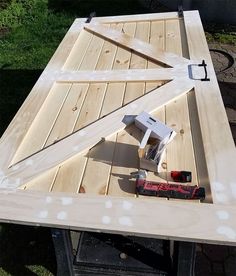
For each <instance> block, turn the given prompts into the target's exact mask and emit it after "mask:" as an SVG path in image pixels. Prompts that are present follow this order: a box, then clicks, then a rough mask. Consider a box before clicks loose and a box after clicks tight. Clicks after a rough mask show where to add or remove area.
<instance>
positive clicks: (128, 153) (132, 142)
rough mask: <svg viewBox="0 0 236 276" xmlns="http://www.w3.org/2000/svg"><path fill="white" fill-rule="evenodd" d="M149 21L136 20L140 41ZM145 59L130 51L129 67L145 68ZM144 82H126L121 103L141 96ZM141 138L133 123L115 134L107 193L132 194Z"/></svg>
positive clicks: (147, 30)
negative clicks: (131, 176)
mask: <svg viewBox="0 0 236 276" xmlns="http://www.w3.org/2000/svg"><path fill="white" fill-rule="evenodd" d="M149 27H150V23H149V22H138V23H137V24H136V30H135V34H134V37H135V38H138V39H141V40H142V41H146V42H147V41H148V40H149ZM146 65H147V60H146V59H145V58H143V57H140V56H138V55H136V54H135V53H132V55H131V59H130V64H129V68H130V69H135V68H139V69H142V68H143V69H145V68H146ZM144 89H145V83H127V84H126V87H125V94H124V99H123V104H124V105H125V104H127V103H129V102H130V101H132V100H134V99H136V98H138V97H140V96H142V95H143V94H144ZM140 140H141V132H140V131H139V130H138V129H136V127H135V126H134V125H132V126H130V127H128V128H127V129H126V130H123V131H121V132H119V133H118V134H117V139H116V147H115V152H114V156H113V163H112V169H111V177H110V182H109V188H108V194H109V195H116V196H134V195H135V180H134V179H132V180H131V179H130V173H131V172H134V171H137V170H138V167H139V159H138V142H139V141H140Z"/></svg>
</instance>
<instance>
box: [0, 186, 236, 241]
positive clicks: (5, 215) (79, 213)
mask: <svg viewBox="0 0 236 276" xmlns="http://www.w3.org/2000/svg"><path fill="white" fill-rule="evenodd" d="M6 195H7V196H6ZM0 202H2V206H1V208H0V221H2V222H8V223H19V222H20V223H24V224H28V225H42V226H48V227H54V228H63V229H74V230H81V231H98V229H99V231H103V232H110V233H118V234H123V235H137V236H143V237H152V238H161V239H168V240H169V239H171V240H172V239H173V240H184V241H186V240H187V241H190V240H191V241H194V242H201V243H206V242H207V243H213V244H223V245H231V246H232V245H236V221H235V220H234V219H232V218H234V217H235V216H236V209H235V206H234V205H225V206H222V205H220V204H195V203H191V202H188V203H182V204H180V203H179V202H174V201H172V202H170V201H164V200H163V201H161V200H158V199H150V200H145V199H135V198H129V199H127V198H120V197H110V196H109V197H103V196H93V195H91V196H86V195H75V194H74V195H73V194H71V193H69V194H68V193H63V194H62V193H38V192H34V191H22V190H17V191H12V192H9V190H1V193H0ZM22 209H23V210H24V212H22ZM167 214H168V215H167ZM167 216H168V219H167ZM223 217H224V219H222V218H223ZM206 218H207V219H206ZM203 229H204V231H203Z"/></svg>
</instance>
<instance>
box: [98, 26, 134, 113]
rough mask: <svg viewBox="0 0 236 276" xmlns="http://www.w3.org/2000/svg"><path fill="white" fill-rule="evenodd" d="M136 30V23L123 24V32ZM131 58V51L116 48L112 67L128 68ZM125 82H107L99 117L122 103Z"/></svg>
mask: <svg viewBox="0 0 236 276" xmlns="http://www.w3.org/2000/svg"><path fill="white" fill-rule="evenodd" d="M135 30H136V23H126V24H124V26H123V32H125V33H126V34H128V35H130V36H131V37H133V36H134V34H135ZM130 59H131V52H130V51H128V50H126V49H123V48H121V47H118V48H117V52H116V56H115V60H114V64H113V67H112V69H113V70H122V69H123V70H124V69H128V68H129V64H130ZM125 87H126V83H109V84H108V86H107V91H106V95H105V97H104V104H103V107H102V111H101V117H103V116H104V115H107V114H109V113H110V112H112V111H114V110H116V109H117V108H119V107H120V106H122V104H123V98H124V93H125Z"/></svg>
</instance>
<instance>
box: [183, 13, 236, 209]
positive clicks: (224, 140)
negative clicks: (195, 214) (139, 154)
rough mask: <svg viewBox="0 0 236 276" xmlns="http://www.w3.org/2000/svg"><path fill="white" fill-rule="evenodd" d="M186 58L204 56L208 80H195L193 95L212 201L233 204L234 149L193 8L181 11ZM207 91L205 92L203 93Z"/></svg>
mask: <svg viewBox="0 0 236 276" xmlns="http://www.w3.org/2000/svg"><path fill="white" fill-rule="evenodd" d="M184 18H185V28H186V33H187V41H188V46H189V54H190V58H191V59H192V60H193V62H195V63H201V62H202V60H203V59H204V60H205V61H206V63H207V72H208V75H209V76H210V81H208V82H207V81H206V82H200V81H195V95H196V103H197V109H198V115H199V121H200V126H201V133H202V139H203V145H204V154H205V157H206V163H207V170H208V176H209V181H210V186H211V192H212V198H213V203H219V204H235V200H236V193H235V191H236V184H235V179H236V171H235V160H236V150H235V145H234V141H233V138H232V134H231V131H230V127H229V123H228V119H227V115H226V112H225V109H224V105H223V101H222V98H221V95H220V90H219V86H218V83H217V79H216V76H215V73H214V68H213V65H212V61H211V57H210V54H209V51H208V46H207V42H206V38H205V35H204V31H203V27H202V24H201V20H200V17H199V13H198V12H197V11H189V12H185V13H184ZM206 91H207V93H206Z"/></svg>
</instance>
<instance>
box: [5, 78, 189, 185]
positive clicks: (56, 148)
mask: <svg viewBox="0 0 236 276" xmlns="http://www.w3.org/2000/svg"><path fill="white" fill-rule="evenodd" d="M192 88H193V81H192V80H189V79H186V78H183V79H181V78H179V79H176V80H173V81H171V82H169V83H167V84H165V85H163V86H162V87H160V88H157V89H154V90H153V91H152V92H150V93H148V94H146V95H144V96H142V97H140V98H138V99H137V100H135V101H133V102H131V103H129V104H127V105H126V106H124V107H122V108H120V109H118V110H116V111H114V112H112V113H110V114H109V115H107V116H106V117H104V118H101V119H99V120H98V121H96V122H94V123H92V124H90V125H89V126H87V127H85V128H84V129H82V130H80V131H78V132H76V133H74V134H72V135H70V136H68V137H66V138H64V139H62V140H60V141H59V142H57V143H55V144H53V145H51V146H49V147H47V148H45V149H43V150H41V151H39V152H38V153H36V154H34V155H32V156H31V157H29V158H27V159H26V160H23V161H22V162H20V163H18V164H15V165H12V167H11V168H9V169H8V170H7V172H6V174H5V175H3V176H2V181H1V184H0V187H1V188H4V187H9V188H16V187H19V186H20V185H22V184H24V183H26V182H28V181H30V180H31V179H33V178H34V177H36V176H37V175H39V174H40V173H42V172H44V171H46V170H48V169H50V168H52V167H55V166H57V165H59V164H61V163H63V162H65V161H66V160H67V159H69V158H71V157H73V156H75V155H76V154H79V153H82V152H84V151H85V150H88V149H89V148H91V147H93V146H94V145H95V144H97V143H98V142H100V141H101V139H102V138H103V137H104V138H106V137H108V136H110V135H112V134H113V133H115V132H118V131H120V130H122V129H124V128H125V127H126V124H125V123H124V122H122V121H123V119H124V117H125V116H126V115H137V114H139V113H140V112H142V111H143V110H145V111H146V112H153V111H155V110H156V109H158V108H159V107H161V106H163V105H164V104H167V103H168V102H169V101H171V100H173V99H175V98H176V97H178V96H180V95H182V94H184V93H187V92H189V91H190V90H191V89H192ZM131 122H132V121H131ZM131 122H129V123H131ZM104 126H105V127H104Z"/></svg>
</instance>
